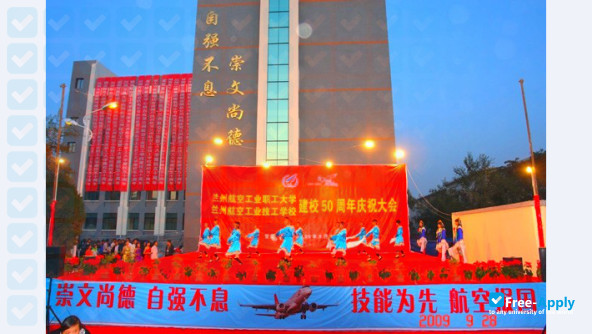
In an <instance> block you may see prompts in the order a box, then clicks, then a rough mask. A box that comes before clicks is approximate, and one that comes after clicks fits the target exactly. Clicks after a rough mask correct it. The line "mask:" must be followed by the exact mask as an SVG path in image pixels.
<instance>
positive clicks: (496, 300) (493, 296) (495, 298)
mask: <svg viewBox="0 0 592 334" xmlns="http://www.w3.org/2000/svg"><path fill="white" fill-rule="evenodd" d="M505 301H506V299H505V295H504V294H503V293H501V292H492V293H490V294H489V306H491V307H502V306H504V302H505Z"/></svg>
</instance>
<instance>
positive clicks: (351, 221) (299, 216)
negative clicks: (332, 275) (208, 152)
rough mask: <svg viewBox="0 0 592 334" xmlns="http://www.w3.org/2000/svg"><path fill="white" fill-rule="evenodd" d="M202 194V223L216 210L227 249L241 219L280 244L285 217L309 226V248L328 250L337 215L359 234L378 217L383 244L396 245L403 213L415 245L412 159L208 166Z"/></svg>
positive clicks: (265, 243)
mask: <svg viewBox="0 0 592 334" xmlns="http://www.w3.org/2000/svg"><path fill="white" fill-rule="evenodd" d="M201 198H202V203H201V210H202V215H201V223H202V225H201V228H202V231H203V230H204V228H206V227H208V226H209V223H211V222H212V221H213V220H214V218H217V219H218V222H219V225H220V231H221V238H220V239H221V241H222V248H223V249H225V247H226V245H225V244H224V243H225V241H226V239H227V238H228V236H229V235H230V232H231V230H232V228H233V225H234V222H235V221H239V222H241V231H242V234H243V235H246V234H248V233H251V232H252V231H253V230H255V228H258V229H259V231H260V243H259V247H260V248H261V249H265V250H276V249H278V248H279V247H280V244H281V242H278V241H277V240H275V234H276V232H278V231H279V230H280V229H281V228H283V227H284V218H283V217H289V218H290V220H291V221H292V224H293V226H295V228H298V227H302V231H303V240H304V247H303V248H304V249H305V250H306V251H327V242H328V239H329V238H330V237H331V236H332V235H334V234H336V233H337V231H336V230H337V228H338V225H337V222H340V221H343V222H344V223H345V224H344V227H345V228H346V230H347V236H348V237H350V236H351V237H354V236H356V235H357V234H358V233H359V232H360V230H361V229H362V227H364V228H365V230H366V231H367V232H369V231H370V230H371V229H372V228H373V227H374V225H375V224H374V223H373V222H372V221H373V220H374V219H376V220H377V227H378V229H379V240H380V248H381V250H387V251H388V250H392V249H393V246H394V243H391V242H390V241H391V240H392V239H393V238H394V237H395V234H396V232H397V226H396V221H397V220H398V221H400V222H401V226H402V228H403V239H404V246H405V248H408V247H409V230H408V229H409V224H408V210H407V177H406V168H405V165H396V166H393V165H372V166H370V165H341V166H333V167H332V168H327V167H325V166H273V167H271V168H264V167H236V166H220V167H204V168H203V186H202V196H201ZM210 227H211V226H210ZM370 240H371V238H370V237H369V238H368V241H370Z"/></svg>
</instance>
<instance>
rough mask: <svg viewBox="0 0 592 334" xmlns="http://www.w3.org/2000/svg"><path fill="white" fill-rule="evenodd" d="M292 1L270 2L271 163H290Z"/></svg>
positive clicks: (272, 0)
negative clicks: (289, 111)
mask: <svg viewBox="0 0 592 334" xmlns="http://www.w3.org/2000/svg"><path fill="white" fill-rule="evenodd" d="M289 30H290V1H289V0H270V1H269V28H268V36H269V42H268V43H269V44H268V57H267V131H266V133H267V142H266V146H267V147H266V152H267V155H266V160H267V162H268V163H269V164H270V165H287V164H288V105H289V104H288V101H289V96H288V95H289V91H288V87H289V84H288V82H289V71H290V70H289V58H290V57H289V54H290V52H289V51H290V44H289V37H290V33H289Z"/></svg>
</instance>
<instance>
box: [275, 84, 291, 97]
mask: <svg viewBox="0 0 592 334" xmlns="http://www.w3.org/2000/svg"><path fill="white" fill-rule="evenodd" d="M277 85H278V91H277V97H278V98H279V99H287V98H288V83H287V82H280V83H278V84H277Z"/></svg>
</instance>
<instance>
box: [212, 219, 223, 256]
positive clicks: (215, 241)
mask: <svg viewBox="0 0 592 334" xmlns="http://www.w3.org/2000/svg"><path fill="white" fill-rule="evenodd" d="M209 246H210V247H209V252H210V253H213V255H214V259H215V260H216V261H218V260H220V258H219V257H218V254H216V250H217V249H220V248H222V246H221V245H220V226H218V218H214V227H212V228H211V229H210V242H209ZM210 262H212V259H210Z"/></svg>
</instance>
